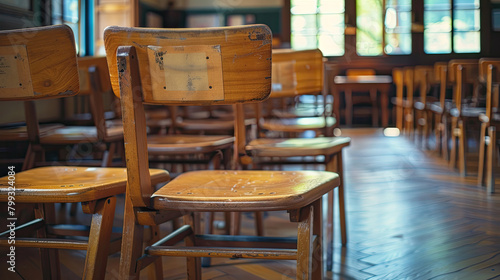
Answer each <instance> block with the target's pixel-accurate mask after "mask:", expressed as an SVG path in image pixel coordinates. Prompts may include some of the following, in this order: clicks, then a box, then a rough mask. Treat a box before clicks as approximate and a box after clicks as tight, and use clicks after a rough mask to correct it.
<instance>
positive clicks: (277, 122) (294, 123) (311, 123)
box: [261, 117, 337, 132]
mask: <svg viewBox="0 0 500 280" xmlns="http://www.w3.org/2000/svg"><path fill="white" fill-rule="evenodd" d="M336 123H337V119H335V118H334V117H327V118H326V127H331V126H334V125H335V124H336ZM261 126H262V128H263V129H267V130H270V131H286V132H302V131H305V130H315V129H323V128H325V118H324V117H309V118H293V119H266V120H264V121H262V122H261Z"/></svg>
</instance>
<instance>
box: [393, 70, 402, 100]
mask: <svg viewBox="0 0 500 280" xmlns="http://www.w3.org/2000/svg"><path fill="white" fill-rule="evenodd" d="M403 79H404V71H403V68H394V69H392V83H393V84H394V85H395V86H396V99H397V100H398V101H402V100H403V87H404V82H403Z"/></svg>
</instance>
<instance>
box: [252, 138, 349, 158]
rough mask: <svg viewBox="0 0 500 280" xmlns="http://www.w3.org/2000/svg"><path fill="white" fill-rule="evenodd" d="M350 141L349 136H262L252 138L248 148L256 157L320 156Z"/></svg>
mask: <svg viewBox="0 0 500 280" xmlns="http://www.w3.org/2000/svg"><path fill="white" fill-rule="evenodd" d="M350 142H351V138H349V137H317V138H290V139H289V138H283V139H271V138H261V139H256V140H252V141H251V142H250V143H249V144H248V145H247V146H246V149H247V151H251V152H252V155H253V156H256V157H259V156H263V157H290V156H294V157H301V156H319V155H332V154H336V153H338V152H340V151H341V150H342V149H343V148H345V147H347V146H349V144H350Z"/></svg>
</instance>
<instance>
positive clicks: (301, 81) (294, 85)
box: [271, 49, 323, 98]
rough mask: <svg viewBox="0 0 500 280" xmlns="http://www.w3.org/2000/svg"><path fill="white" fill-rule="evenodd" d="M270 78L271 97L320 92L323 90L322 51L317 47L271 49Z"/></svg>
mask: <svg viewBox="0 0 500 280" xmlns="http://www.w3.org/2000/svg"><path fill="white" fill-rule="evenodd" d="M274 75H276V77H275V76H274ZM272 79H273V91H272V92H271V97H272V98H274V97H293V96H297V95H304V94H318V93H321V92H322V91H323V53H322V52H321V51H320V50H318V49H314V50H301V51H296V50H290V49H276V50H273V78H272Z"/></svg>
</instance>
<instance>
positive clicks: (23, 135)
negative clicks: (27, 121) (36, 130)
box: [0, 124, 63, 142]
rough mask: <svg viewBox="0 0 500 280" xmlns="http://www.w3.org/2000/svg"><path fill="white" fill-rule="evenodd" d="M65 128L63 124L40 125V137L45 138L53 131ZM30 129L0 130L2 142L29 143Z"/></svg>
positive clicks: (23, 127) (20, 127) (24, 127)
mask: <svg viewBox="0 0 500 280" xmlns="http://www.w3.org/2000/svg"><path fill="white" fill-rule="evenodd" d="M61 127H63V125H62V124H47V125H40V135H41V136H44V135H46V134H47V133H49V132H50V131H51V130H54V129H57V128H61ZM27 140H28V129H27V128H26V126H18V127H12V128H2V129H0V141H6V142H7V141H27Z"/></svg>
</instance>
